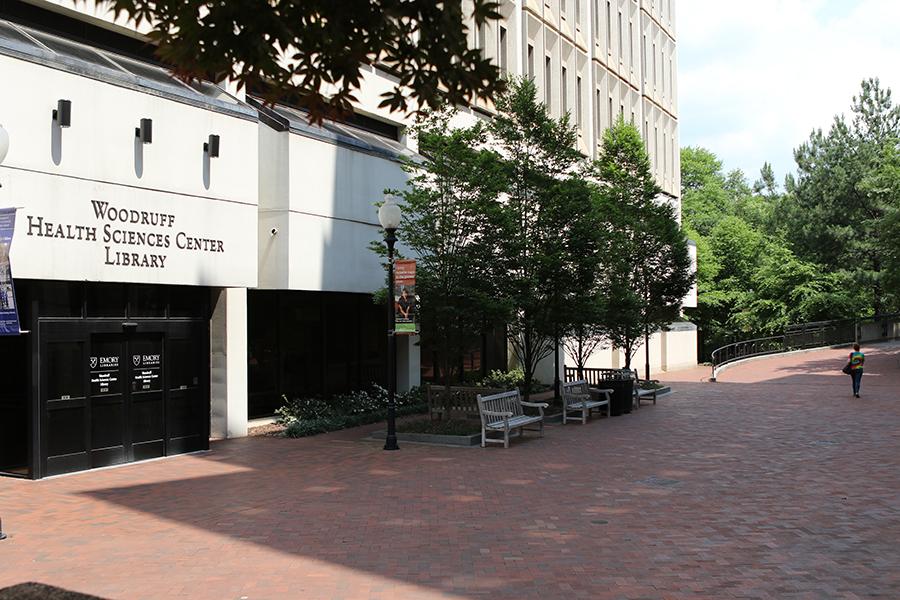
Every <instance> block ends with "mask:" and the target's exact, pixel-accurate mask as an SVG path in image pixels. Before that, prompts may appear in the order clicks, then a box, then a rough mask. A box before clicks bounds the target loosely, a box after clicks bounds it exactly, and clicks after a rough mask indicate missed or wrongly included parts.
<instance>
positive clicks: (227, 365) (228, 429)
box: [209, 288, 247, 438]
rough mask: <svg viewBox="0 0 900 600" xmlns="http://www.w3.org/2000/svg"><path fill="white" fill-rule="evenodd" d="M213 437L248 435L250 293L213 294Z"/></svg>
mask: <svg viewBox="0 0 900 600" xmlns="http://www.w3.org/2000/svg"><path fill="white" fill-rule="evenodd" d="M212 296H213V297H212V306H213V314H212V319H211V321H210V327H209V329H210V344H209V347H210V378H209V379H210V385H209V394H210V419H211V420H210V436H211V437H213V438H233V437H243V436H245V435H247V290H246V289H244V288H223V289H217V290H213V292H212Z"/></svg>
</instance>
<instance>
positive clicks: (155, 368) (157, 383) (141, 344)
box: [126, 337, 163, 392]
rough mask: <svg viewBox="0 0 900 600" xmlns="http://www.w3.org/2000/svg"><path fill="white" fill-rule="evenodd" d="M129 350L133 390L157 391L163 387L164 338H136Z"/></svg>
mask: <svg viewBox="0 0 900 600" xmlns="http://www.w3.org/2000/svg"><path fill="white" fill-rule="evenodd" d="M129 351H130V353H131V356H130V357H129V358H128V359H126V360H130V364H129V368H130V369H131V391H132V392H155V391H159V390H161V389H162V365H163V355H162V339H161V338H157V337H153V338H145V337H141V338H135V339H134V340H132V342H131V345H130V348H129Z"/></svg>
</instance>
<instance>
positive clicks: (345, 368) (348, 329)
mask: <svg viewBox="0 0 900 600" xmlns="http://www.w3.org/2000/svg"><path fill="white" fill-rule="evenodd" d="M355 300H356V298H355V297H354V296H353V295H351V294H327V293H326V294H325V327H326V338H325V361H326V365H325V389H326V390H327V392H328V393H329V394H335V393H345V392H349V391H351V389H352V388H354V387H357V388H358V386H359V326H358V320H359V312H358V311H357V310H356V309H357V303H356V302H355Z"/></svg>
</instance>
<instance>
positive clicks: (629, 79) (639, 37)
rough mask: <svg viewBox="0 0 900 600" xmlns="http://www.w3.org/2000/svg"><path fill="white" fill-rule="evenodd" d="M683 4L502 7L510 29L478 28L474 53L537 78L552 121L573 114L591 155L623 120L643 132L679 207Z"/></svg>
mask: <svg viewBox="0 0 900 600" xmlns="http://www.w3.org/2000/svg"><path fill="white" fill-rule="evenodd" d="M674 4H675V3H674V2H673V0H519V1H516V2H503V4H502V8H501V12H502V14H503V17H504V18H503V19H502V20H501V21H498V22H496V23H493V24H491V25H489V26H487V27H484V28H479V27H476V26H475V25H474V23H472V24H471V26H470V30H471V36H472V45H473V46H474V47H476V48H482V49H483V50H484V53H485V55H486V56H487V57H489V58H491V59H492V60H493V61H494V62H495V63H496V64H497V65H499V66H500V68H501V69H502V70H503V71H504V72H509V73H512V74H515V75H521V76H528V77H532V78H533V79H534V80H535V83H536V84H537V86H538V89H539V92H540V94H541V98H542V99H543V101H544V103H545V104H546V105H547V106H548V107H549V108H550V112H551V114H552V115H553V116H556V117H559V116H561V115H563V114H565V113H569V114H570V116H571V120H572V122H573V123H575V124H576V126H577V127H578V133H579V137H578V143H579V149H580V150H581V151H582V152H583V153H584V154H585V155H587V156H590V157H596V155H597V151H598V148H599V147H600V145H601V143H602V137H603V132H604V130H606V129H607V128H609V126H610V125H611V124H612V123H613V122H615V120H616V119H617V118H618V117H619V116H622V117H623V118H624V119H625V120H626V121H628V122H631V123H633V124H634V125H636V126H637V127H638V129H639V130H640V131H641V133H642V135H643V138H644V142H645V143H646V145H647V151H648V153H649V155H650V160H651V162H652V165H653V173H654V176H655V177H656V180H657V182H658V183H659V185H660V187H662V189H663V191H664V192H665V193H666V194H667V195H669V196H670V197H672V198H673V199H674V198H678V197H679V196H680V195H681V192H680V189H681V181H680V175H679V173H680V165H679V152H678V107H677V89H678V88H677V70H678V69H677V54H676V44H675V13H674ZM480 108H482V109H485V110H487V111H489V106H488V105H486V104H482V105H481V106H480Z"/></svg>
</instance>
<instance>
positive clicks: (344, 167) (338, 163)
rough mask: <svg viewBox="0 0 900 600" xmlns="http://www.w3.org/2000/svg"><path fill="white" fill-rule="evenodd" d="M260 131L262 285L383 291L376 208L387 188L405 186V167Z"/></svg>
mask: <svg viewBox="0 0 900 600" xmlns="http://www.w3.org/2000/svg"><path fill="white" fill-rule="evenodd" d="M260 128H261V135H260V156H261V159H260V221H259V232H260V233H259V251H260V265H259V272H260V281H259V287H260V288H263V289H292V290H311V291H335V292H355V293H372V292H373V291H375V290H376V289H377V288H379V287H380V286H381V285H383V283H384V271H383V270H382V269H381V266H380V263H379V259H378V257H377V256H376V255H375V254H374V253H373V252H372V251H371V250H369V247H368V246H369V244H370V243H371V242H372V241H373V240H377V239H380V234H379V225H378V215H377V211H376V209H375V206H374V203H375V202H378V201H380V200H381V199H382V197H383V190H384V189H386V188H403V187H404V186H405V182H406V174H405V173H404V172H403V170H402V169H401V168H400V164H399V163H398V162H396V161H394V160H390V159H388V158H384V157H381V156H378V155H374V154H369V153H366V152H360V151H356V150H352V149H350V148H348V147H345V146H340V145H337V144H333V143H329V142H327V141H322V140H317V139H313V138H309V137H305V136H303V135H300V134H297V133H293V132H274V131H272V130H271V129H269V128H268V127H267V126H265V125H260ZM263 129H267V130H268V131H264V130H263ZM272 227H276V228H277V229H278V233H277V234H276V235H272V234H271V229H272Z"/></svg>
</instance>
